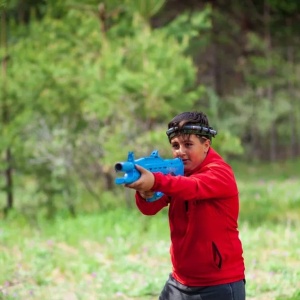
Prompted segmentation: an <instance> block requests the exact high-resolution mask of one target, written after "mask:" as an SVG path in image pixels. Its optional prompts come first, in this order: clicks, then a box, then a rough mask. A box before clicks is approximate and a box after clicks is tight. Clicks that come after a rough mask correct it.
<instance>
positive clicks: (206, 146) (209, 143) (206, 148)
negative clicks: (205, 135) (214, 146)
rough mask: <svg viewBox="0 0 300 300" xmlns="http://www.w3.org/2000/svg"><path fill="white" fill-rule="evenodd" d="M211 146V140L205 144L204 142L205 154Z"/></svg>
mask: <svg viewBox="0 0 300 300" xmlns="http://www.w3.org/2000/svg"><path fill="white" fill-rule="evenodd" d="M210 146H211V140H209V139H207V140H206V141H205V142H204V147H205V151H206V152H207V151H208V149H209V148H210Z"/></svg>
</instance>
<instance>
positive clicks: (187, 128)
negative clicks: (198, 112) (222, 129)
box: [166, 125, 217, 140]
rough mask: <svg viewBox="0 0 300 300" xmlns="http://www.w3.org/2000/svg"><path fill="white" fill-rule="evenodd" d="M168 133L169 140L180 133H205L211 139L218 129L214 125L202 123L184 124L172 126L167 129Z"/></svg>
mask: <svg viewBox="0 0 300 300" xmlns="http://www.w3.org/2000/svg"><path fill="white" fill-rule="evenodd" d="M166 134H167V136H168V138H169V140H171V139H172V138H173V137H174V136H176V135H178V134H196V135H203V136H208V137H209V139H211V137H215V135H216V134H217V131H216V130H214V129H213V128H212V127H204V126H202V125H184V126H182V127H171V128H169V129H168V130H167V132H166Z"/></svg>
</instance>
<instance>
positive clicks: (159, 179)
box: [152, 163, 238, 200]
mask: <svg viewBox="0 0 300 300" xmlns="http://www.w3.org/2000/svg"><path fill="white" fill-rule="evenodd" d="M154 177H155V182H154V186H153V188H152V190H154V191H156V190H159V191H161V192H163V193H164V194H165V195H167V196H171V197H172V196H176V198H181V199H183V200H207V199H215V198H220V197H222V198H226V197H231V196H234V195H237V194H238V189H237V185H236V181H235V178H234V174H233V171H232V169H231V168H230V166H228V165H227V164H222V163H220V164H218V163H211V164H207V165H206V166H205V167H203V169H201V172H200V173H196V174H193V175H191V176H189V177H185V176H171V175H164V174H162V173H154Z"/></svg>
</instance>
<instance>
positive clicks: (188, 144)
mask: <svg viewBox="0 0 300 300" xmlns="http://www.w3.org/2000/svg"><path fill="white" fill-rule="evenodd" d="M185 146H186V147H187V148H189V147H191V146H193V144H192V143H186V144H185Z"/></svg>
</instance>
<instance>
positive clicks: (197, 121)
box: [167, 111, 217, 140]
mask: <svg viewBox="0 0 300 300" xmlns="http://www.w3.org/2000/svg"><path fill="white" fill-rule="evenodd" d="M181 134H187V135H189V134H195V135H197V136H199V137H205V138H208V139H210V140H211V138H212V136H213V137H214V136H215V135H216V134H217V132H216V131H215V130H213V128H212V127H210V126H209V121H208V118H207V116H206V114H205V113H203V112H197V111H192V112H183V113H180V114H178V115H177V116H175V117H174V118H173V119H172V120H171V121H170V122H169V124H168V131H167V135H168V138H169V140H171V139H172V138H173V137H174V136H176V135H181Z"/></svg>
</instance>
